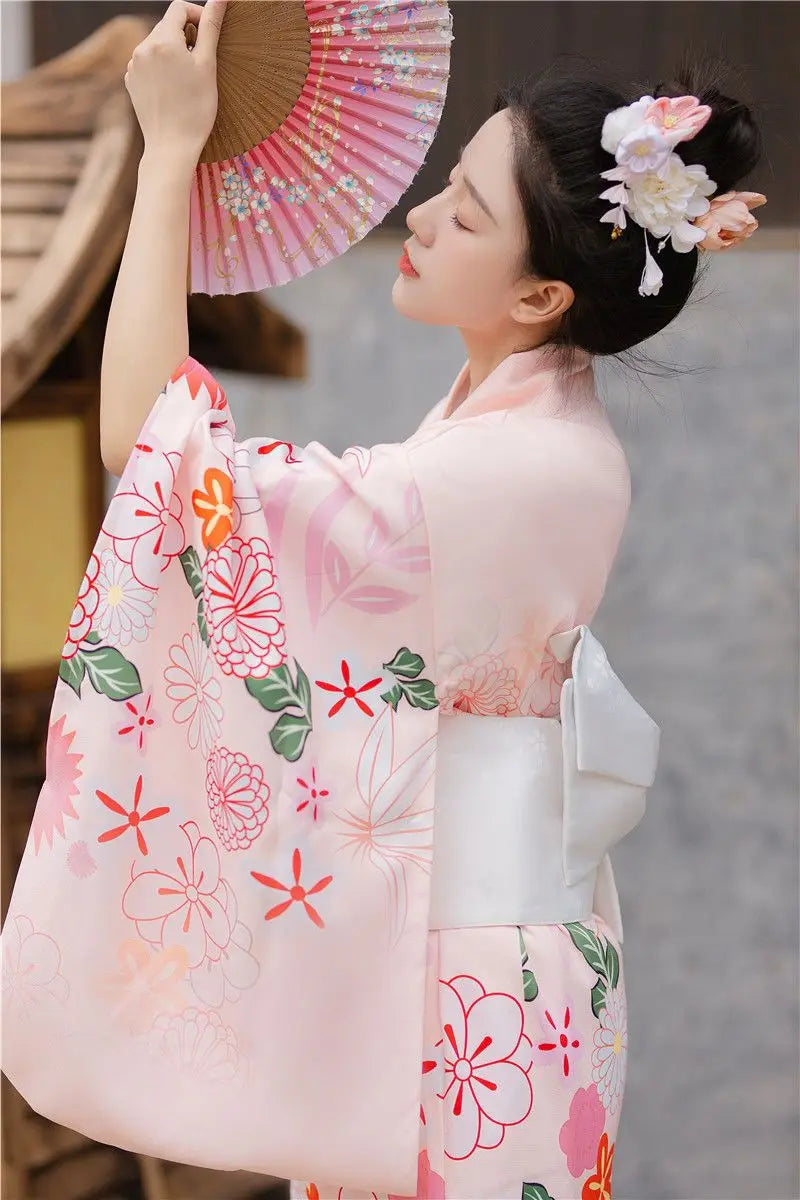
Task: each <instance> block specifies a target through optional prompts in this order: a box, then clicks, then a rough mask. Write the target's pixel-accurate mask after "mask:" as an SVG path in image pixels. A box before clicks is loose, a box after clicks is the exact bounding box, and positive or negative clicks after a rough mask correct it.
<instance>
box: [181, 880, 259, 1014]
mask: <svg viewBox="0 0 800 1200" xmlns="http://www.w3.org/2000/svg"><path fill="white" fill-rule="evenodd" d="M217 898H218V899H219V901H220V903H221V904H222V906H223V908H224V909H225V916H226V917H227V918H228V924H229V925H230V929H231V938H230V941H229V942H228V944H227V946H226V947H225V948H224V949H223V951H222V954H221V955H220V957H219V958H218V959H211V958H205V959H204V960H203V962H202V963H201V964H200V966H199V967H193V968H192V970H191V971H190V972H189V983H190V985H191V988H192V991H193V992H194V994H195V996H197V998H198V1000H200V1001H201V1002H202V1003H203V1004H205V1005H206V1007H207V1008H221V1007H222V1005H223V1004H224V1003H225V1002H226V1001H230V1002H231V1003H233V1004H235V1003H236V1001H237V1000H238V999H239V995H240V993H241V992H243V991H245V990H246V989H248V988H251V987H255V985H256V983H257V981H258V976H259V974H260V972H261V967H260V965H259V961H258V959H257V958H256V957H255V955H254V954H252V953H251V951H252V946H253V934H252V931H251V930H250V929H248V927H247V926H246V925H245V924H244V923H243V922H242V921H240V920H239V907H238V903H237V900H236V894H235V893H234V890H233V888H232V887H231V886H230V884H229V883H228V882H227V881H226V880H224V879H220V881H219V891H218V892H217Z"/></svg>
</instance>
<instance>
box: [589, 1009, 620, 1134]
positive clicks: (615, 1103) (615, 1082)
mask: <svg viewBox="0 0 800 1200" xmlns="http://www.w3.org/2000/svg"><path fill="white" fill-rule="evenodd" d="M598 1020H599V1024H598V1026H597V1028H596V1029H595V1031H594V1046H595V1048H594V1050H593V1051H592V1064H593V1067H592V1078H593V1079H594V1080H595V1082H596V1083H597V1090H598V1092H599V1094H600V1099H601V1100H602V1101H603V1104H604V1105H605V1107H606V1108H607V1109H609V1111H610V1112H612V1113H615V1112H616V1111H617V1108H618V1107H619V1105H620V1103H621V1101H622V1093H623V1091H624V1088H625V1070H626V1064H627V1057H628V1017H627V1011H626V1005H625V999H624V995H623V993H622V992H621V990H620V988H618V987H615V988H609V989H608V991H607V992H606V1003H605V1008H603V1009H602V1011H601V1013H600V1016H599V1018H598Z"/></svg>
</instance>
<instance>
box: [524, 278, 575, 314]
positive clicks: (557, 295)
mask: <svg viewBox="0 0 800 1200" xmlns="http://www.w3.org/2000/svg"><path fill="white" fill-rule="evenodd" d="M574 300H575V293H574V291H573V290H572V288H571V287H570V285H569V284H568V283H564V281H563V279H537V280H531V281H530V282H529V283H528V284H527V288H526V292H525V294H524V295H522V296H520V298H519V299H518V300H517V302H516V304H515V305H514V307H513V309H512V310H511V316H512V317H513V318H514V320H515V321H519V322H520V323H521V324H523V325H541V324H543V323H546V324H549V323H550V322H551V321H556V320H558V318H559V317H560V316H561V314H562V313H563V312H566V311H567V309H568V308H569V306H570V305H571V304H572V303H573V302H574Z"/></svg>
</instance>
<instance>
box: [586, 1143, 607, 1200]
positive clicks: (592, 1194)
mask: <svg viewBox="0 0 800 1200" xmlns="http://www.w3.org/2000/svg"><path fill="white" fill-rule="evenodd" d="M613 1166H614V1146H613V1145H612V1146H611V1148H610V1149H609V1145H608V1134H607V1133H604V1134H603V1136H602V1137H601V1138H600V1145H599V1146H598V1147H597V1166H596V1168H595V1173H594V1175H590V1176H589V1178H588V1179H587V1180H586V1182H585V1183H584V1185H583V1189H582V1190H581V1200H611V1171H612V1169H613Z"/></svg>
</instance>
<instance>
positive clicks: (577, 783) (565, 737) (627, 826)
mask: <svg viewBox="0 0 800 1200" xmlns="http://www.w3.org/2000/svg"><path fill="white" fill-rule="evenodd" d="M549 645H550V647H551V649H552V651H553V654H554V655H555V657H556V658H557V659H558V661H559V662H565V661H566V660H567V659H568V658H569V656H570V654H572V677H571V678H570V679H565V680H564V682H563V684H562V687H561V697H560V717H561V743H562V751H563V771H564V778H563V796H564V809H563V833H562V860H563V869H564V878H565V880H566V882H567V883H568V884H574V883H577V882H578V881H579V880H581V879H583V878H584V877H585V876H586V875H587V874H588V873H589V872H590V871H593V870H597V881H596V885H595V893H594V909H595V911H596V912H598V913H599V914H600V915H601V916H602V917H603V918H604V919H605V920H606V921H607V922H608V924H609V925H610V926H611V928H612V929H613V930H614V933H615V934H616V936H617V938H618V939H619V941H620V942H621V941H622V917H621V913H620V907H619V896H618V894H617V889H616V885H615V882H614V874H613V871H612V868H611V860H610V858H609V855H608V851H609V850H610V848H611V847H612V846H613V845H614V844H615V843H616V842H618V841H619V840H620V839H621V838H623V837H625V835H626V834H628V833H630V831H631V830H632V829H633V828H634V827H635V826H636V825H638V823H639V821H640V820H641V819H642V817H643V815H644V811H645V795H646V792H647V789H648V788H649V787H650V786H651V784H652V783H653V780H654V779H655V774H656V766H657V763H658V753H659V746H660V740H661V730H660V728H659V726H658V725H657V724H656V722H655V721H654V720H653V719H652V717H650V716H649V714H648V713H646V712H645V710H644V709H643V708H642V706H641V705H640V704H639V703H638V702H637V701H636V700H635V699H634V698H633V696H632V695H631V694H630V692H629V691H628V690H627V688H626V687H625V686H624V684H623V683H622V681H621V680H620V679H619V677H618V676H617V675H616V674H615V672H614V671H613V669H612V668H611V665H610V663H609V661H608V657H607V655H606V652H605V650H604V649H603V647H602V645H601V644H600V642H599V641H598V640H597V638H596V637H595V636H594V634H593V633H592V632H591V630H590V629H589V628H588V626H586V625H579V626H576V627H575V628H574V629H568V630H566V631H565V632H563V633H558V634H553V636H552V637H551V638H550V639H549Z"/></svg>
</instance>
